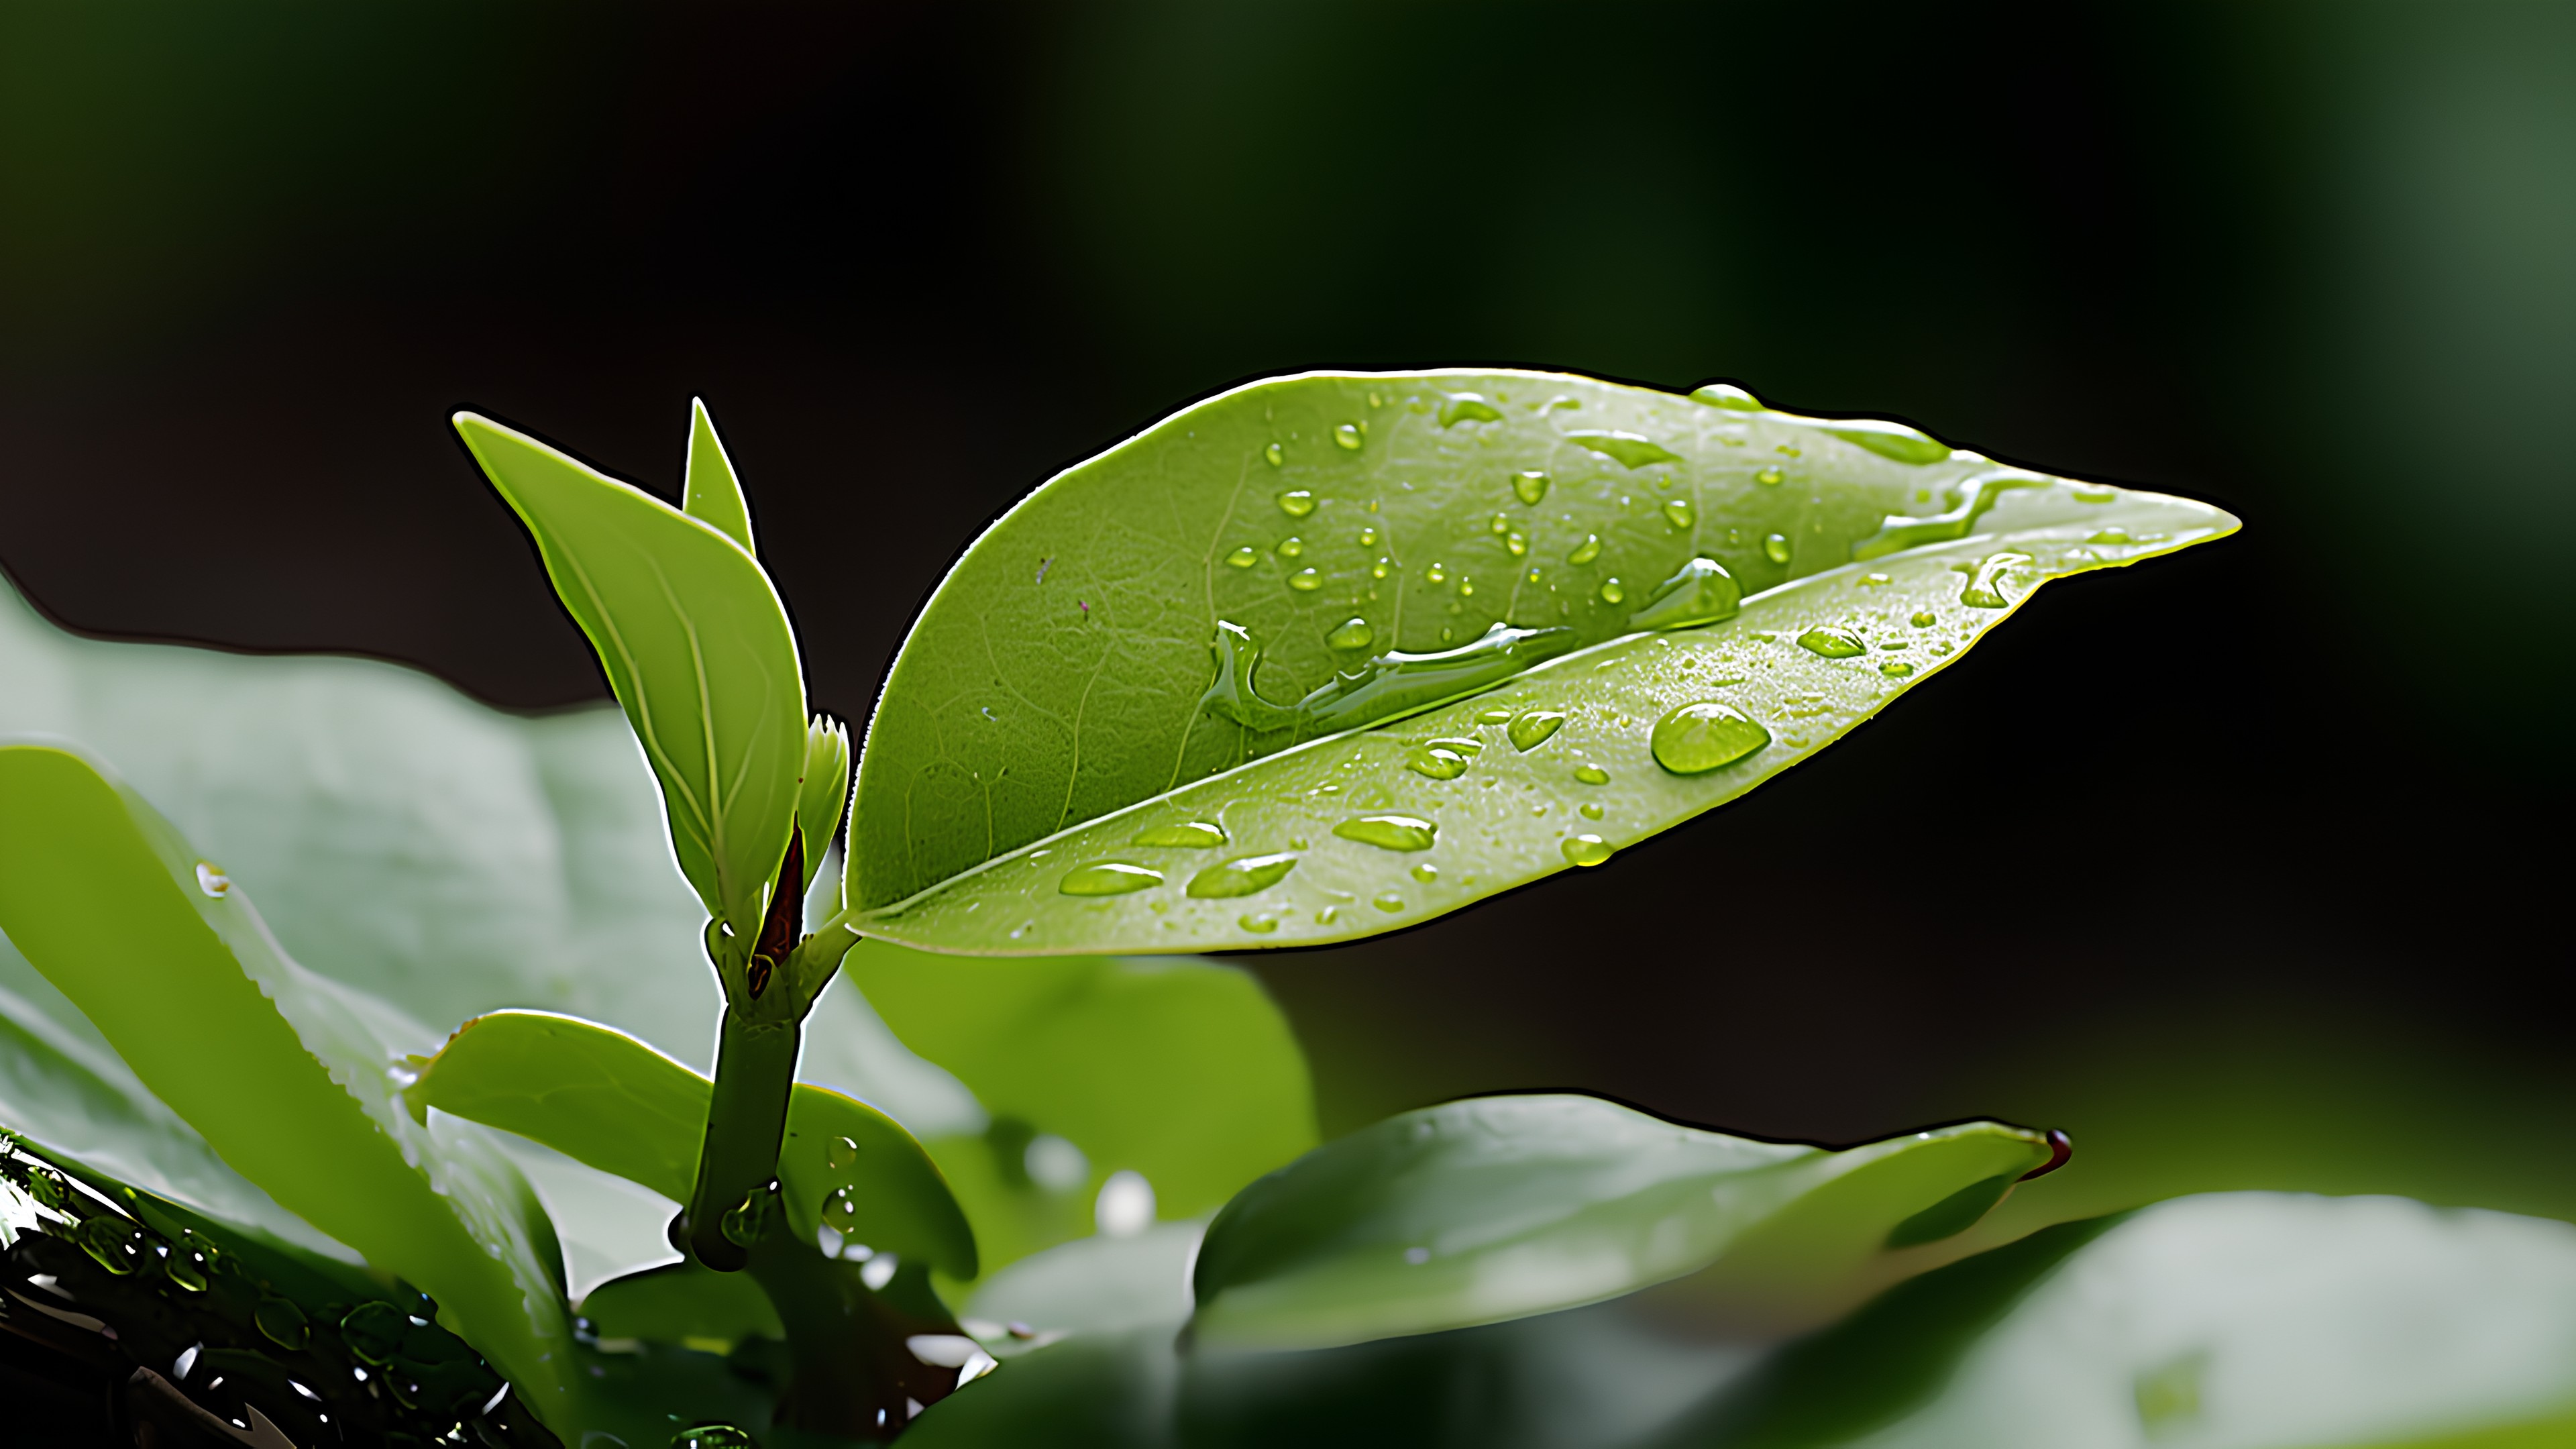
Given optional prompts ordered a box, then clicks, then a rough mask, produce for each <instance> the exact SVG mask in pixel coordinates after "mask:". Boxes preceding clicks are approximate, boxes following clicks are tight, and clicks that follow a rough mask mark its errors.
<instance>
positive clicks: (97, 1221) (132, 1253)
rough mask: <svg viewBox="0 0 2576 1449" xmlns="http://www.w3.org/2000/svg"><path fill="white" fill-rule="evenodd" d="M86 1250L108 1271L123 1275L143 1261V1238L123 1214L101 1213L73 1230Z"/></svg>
mask: <svg viewBox="0 0 2576 1449" xmlns="http://www.w3.org/2000/svg"><path fill="white" fill-rule="evenodd" d="M73 1233H74V1237H75V1238H76V1239H77V1240H78V1242H79V1243H80V1245H81V1248H82V1250H83V1251H85V1252H87V1253H88V1254H89V1255H90V1256H91V1257H93V1258H95V1259H97V1260H98V1265H99V1266H100V1267H102V1268H105V1269H106V1270H107V1271H109V1272H111V1273H114V1274H117V1275H118V1276H120V1277H121V1276H123V1275H125V1274H127V1273H131V1272H133V1271H134V1270H135V1269H136V1268H138V1267H140V1266H141V1265H142V1260H143V1239H142V1235H141V1234H140V1233H137V1232H136V1231H135V1230H134V1228H133V1227H132V1225H130V1224H128V1223H127V1222H126V1221H125V1220H124V1219H123V1218H118V1217H111V1216H109V1215H108V1214H105V1213H101V1214H99V1215H98V1216H97V1217H94V1218H91V1219H90V1220H89V1221H87V1222H85V1223H82V1224H81V1225H80V1226H79V1227H78V1228H76V1229H74V1230H73Z"/></svg>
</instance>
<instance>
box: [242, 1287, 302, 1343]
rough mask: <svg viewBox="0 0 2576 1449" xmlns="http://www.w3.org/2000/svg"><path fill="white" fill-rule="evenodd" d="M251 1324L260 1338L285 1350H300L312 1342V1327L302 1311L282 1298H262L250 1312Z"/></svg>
mask: <svg viewBox="0 0 2576 1449" xmlns="http://www.w3.org/2000/svg"><path fill="white" fill-rule="evenodd" d="M250 1318H251V1322H252V1323H254V1324H256V1325H257V1326H258V1328H259V1332H260V1336H261V1337H262V1338H265V1339H267V1340H268V1341H269V1342H271V1343H273V1344H276V1345H277V1346H278V1347H280V1348H285V1349H301V1348H303V1347H304V1346H305V1345H306V1344H308V1343H311V1342H312V1341H313V1325H312V1323H311V1321H309V1320H308V1319H306V1318H305V1316H304V1310H303V1309H301V1308H298V1307H296V1306H295V1305H294V1304H292V1303H289V1302H288V1301H286V1300H285V1299H283V1298H262V1299H260V1300H259V1306H258V1307H257V1308H254V1309H252V1310H251V1314H250Z"/></svg>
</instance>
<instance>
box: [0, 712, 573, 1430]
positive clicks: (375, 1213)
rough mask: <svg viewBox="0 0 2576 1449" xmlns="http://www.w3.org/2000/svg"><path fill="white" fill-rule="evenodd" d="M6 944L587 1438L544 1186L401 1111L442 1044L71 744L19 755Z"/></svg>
mask: <svg viewBox="0 0 2576 1449" xmlns="http://www.w3.org/2000/svg"><path fill="white" fill-rule="evenodd" d="M0 929H5V930H6V932H7V934H8V936H9V938H10V939H11V941H13V942H14V943H15V944H16V945H17V948H18V949H19V951H21V952H22V953H23V954H24V955H25V956H26V958H27V959H28V960H29V961H30V962H32V963H34V965H35V966H36V968H37V969H38V970H40V971H42V972H43V973H44V974H45V975H46V977H47V978H48V979H49V980H51V981H52V982H53V983H54V984H55V986H57V987H58V988H60V989H61V990H62V992H63V994H64V995H65V996H67V997H68V998H70V1000H71V1001H72V1002H73V1004H75V1005H76V1006H78V1007H79V1008H80V1010H81V1011H82V1012H84V1013H85V1014H86V1015H87V1016H88V1017H89V1019H90V1020H91V1021H92V1022H94V1023H95V1024H96V1025H97V1027H98V1029H99V1031H101V1032H102V1033H103V1034H104V1035H105V1036H106V1038H107V1040H108V1041H109V1042H110V1043H112V1044H113V1045H114V1046H115V1048H116V1050H117V1052H118V1054H119V1055H120V1056H122V1057H123V1058H124V1059H125V1061H126V1062H127V1063H128V1064H130V1065H131V1066H132V1067H133V1069H134V1072H135V1075H136V1076H137V1077H138V1078H139V1079H140V1080H141V1081H142V1082H143V1083H144V1085H145V1086H147V1087H148V1088H150V1089H151V1091H152V1092H153V1094H154V1095H155V1096H157V1097H159V1098H160V1099H161V1100H162V1101H164V1102H166V1103H169V1104H171V1105H172V1106H173V1107H174V1108H175V1109H176V1110H178V1111H179V1112H180V1113H181V1115H183V1116H184V1117H185V1118H186V1119H187V1121H188V1122H189V1124H190V1125H191V1126H193V1127H194V1128H196V1129H197V1131H198V1132H199V1133H201V1134H203V1135H204V1137H205V1139H206V1141H207V1142H208V1143H209V1144H211V1145H212V1146H213V1147H214V1149H215V1150H216V1151H217V1152H219V1153H221V1154H222V1155H223V1157H224V1160H225V1161H226V1162H227V1163H229V1164H231V1165H232V1166H233V1168H234V1169H235V1170H237V1171H239V1172H240V1173H241V1174H242V1175H243V1176H244V1177H246V1178H248V1179H250V1180H251V1181H253V1182H256V1183H258V1184H259V1185H260V1187H261V1188H263V1189H264V1190H266V1191H267V1192H268V1193H269V1194H270V1195H271V1196H272V1197H274V1198H275V1199H276V1201H277V1202H278V1203H279V1205H280V1206H282V1207H284V1208H286V1209H287V1210H289V1211H291V1212H294V1213H295V1214H297V1215H298V1216H300V1217H302V1218H303V1219H304V1220H305V1221H307V1222H309V1223H311V1224H312V1225H313V1226H314V1227H316V1228H318V1229H320V1230H321V1231H323V1232H325V1233H327V1234H329V1235H330V1236H331V1237H333V1238H336V1239H338V1240H339V1241H341V1242H343V1243H346V1244H348V1245H349V1246H351V1247H353V1248H355V1249H357V1250H358V1251H359V1252H360V1253H362V1254H364V1255H365V1257H366V1259H367V1261H368V1262H369V1263H371V1264H372V1265H374V1266H375V1267H376V1268H378V1269H379V1270H381V1271H384V1272H388V1273H393V1274H396V1275H399V1276H400V1277H402V1278H404V1279H406V1280H408V1281H410V1282H411V1283H413V1284H415V1285H417V1286H418V1287H420V1288H421V1289H422V1290H423V1291H425V1292H427V1293H429V1294H430V1295H431V1296H432V1297H434V1298H435V1299H437V1301H438V1303H439V1309H440V1321H441V1322H442V1323H444V1324H445V1325H446V1326H448V1327H449V1328H451V1329H453V1330H454V1331H455V1332H457V1333H458V1334H460V1335H461V1336H463V1337H464V1338H466V1339H467V1340H468V1341H470V1342H471V1343H473V1345H474V1346H475V1347H476V1348H477V1349H478V1350H480V1351H481V1352H482V1353H483V1354H484V1355H485V1356H486V1357H487V1358H489V1359H491V1360H492V1362H493V1363H494V1364H495V1365H496V1366H498V1367H499V1368H500V1369H501V1371H502V1372H503V1373H505V1374H506V1375H508V1376H509V1377H510V1379H511V1380H512V1381H513V1382H514V1383H516V1384H517V1385H518V1386H519V1390H520V1392H521V1394H522V1395H523V1396H524V1397H525V1399H526V1400H527V1402H528V1404H529V1406H530V1407H531V1408H533V1409H534V1410H535V1411H536V1412H537V1413H538V1414H540V1415H541V1416H543V1417H544V1418H545V1419H546V1420H547V1421H548V1422H549V1423H551V1424H555V1425H557V1426H558V1427H566V1426H577V1425H578V1424H579V1423H581V1422H582V1421H583V1418H584V1416H585V1413H586V1411H587V1406H586V1404H585V1403H584V1398H585V1395H586V1390H585V1387H584V1386H583V1385H582V1384H581V1383H580V1382H579V1381H578V1378H577V1376H576V1375H574V1374H573V1373H572V1372H571V1367H572V1361H573V1355H572V1353H571V1351H570V1350H571V1346H572V1339H571V1324H570V1320H569V1316H568V1314H567V1312H566V1310H565V1307H564V1302H563V1297H562V1285H561V1283H560V1282H559V1281H558V1276H557V1275H558V1274H559V1272H560V1263H559V1260H558V1259H557V1257H556V1254H557V1248H556V1244H555V1240H554V1235H553V1230H552V1227H551V1225H550V1224H548V1223H547V1222H546V1220H545V1215H544V1213H543V1211H542V1209H540V1208H539V1207H538V1206H537V1203H536V1200H535V1198H534V1196H533V1195H532V1194H531V1192H530V1191H529V1189H528V1186H527V1183H526V1181H525V1180H524V1179H523V1178H521V1177H520V1176H519V1174H518V1173H517V1172H516V1171H515V1170H513V1169H512V1168H511V1167H510V1165H509V1164H508V1162H507V1160H506V1159H504V1158H502V1157H501V1156H500V1155H499V1153H498V1152H497V1150H496V1149H495V1148H494V1147H493V1145H492V1144H491V1143H490V1142H489V1141H488V1140H486V1139H484V1138H483V1137H481V1136H480V1134H479V1129H475V1128H471V1127H465V1126H463V1125H462V1124H459V1125H457V1126H454V1127H451V1128H449V1129H448V1130H445V1131H439V1130H433V1129H429V1128H424V1127H422V1126H421V1125H419V1124H417V1123H415V1122H413V1121H412V1120H411V1119H410V1117H409V1116H408V1115H407V1114H406V1113H405V1112H404V1111H403V1109H402V1105H401V1103H400V1102H399V1100H398V1099H397V1093H396V1087H395V1072H396V1069H397V1067H398V1065H399V1059H400V1057H401V1055H402V1053H403V1052H404V1051H405V1050H407V1049H416V1048H417V1047H419V1046H421V1045H425V1044H426V1042H425V1038H426V1036H427V1033H425V1032H423V1031H422V1030H421V1029H420V1028H419V1027H418V1026H417V1025H416V1024H413V1023H411V1022H409V1021H407V1020H405V1019H404V1018H403V1017H402V1015H401V1014H400V1013H399V1012H397V1011H394V1010H393V1009H392V1008H390V1007H387V1006H385V1005H384V1004H383V1003H381V1002H376V1001H372V1000H370V999H369V998H367V997H365V996H364V995H362V994H360V993H358V992H355V991H351V990H349V989H348V988H346V987H341V986H338V985H336V984H334V983H331V982H328V981H325V980H323V979H321V978H319V977H316V976H314V975H312V974H311V973H309V972H306V971H304V970H303V969H302V968H301V967H299V966H297V965H296V964H295V963H294V962H293V961H291V960H289V959H288V958H287V957H286V955H285V954H284V953H283V952H282V951H280V950H279V949H278V948H277V946H276V943H275V942H274V940H273V939H271V938H270V936H269V935H268V932H267V929H266V927H265V926H264V925H263V924H262V922H261V921H260V919H259V916H258V914H257V912H255V911H254V910H253V909H252V908H251V905H250V902H249V901H248V899H247V897H246V894H245V893H244V892H243V890H242V889H241V888H240V887H239V886H237V885H235V884H233V883H232V882H230V881H229V880H227V879H226V878H225V877H224V876H223V875H222V874H221V873H220V872H218V871H216V870H215V869H214V868H213V867H212V866H211V865H209V864H208V863H207V862H205V861H204V860H203V859H202V858H201V857H199V856H198V855H197V854H196V853H195V852H194V851H192V850H190V849H189V848H188V846H187V843H186V842H185V841H184V840H183V839H181V838H180V836H179V835H178V833H177V832H176V831H174V830H172V829H171V828H170V827H169V825H168V824H167V823H166V822H164V821H163V820H161V818H160V817H159V816H158V815H157V814H155V813H154V812H153V811H152V809H151V807H150V806H149V805H147V804H145V803H144V802H143V801H142V800H141V799H140V798H139V797H137V796H136V795H134V794H133V793H132V792H131V791H128V790H122V789H120V788H119V787H118V786H117V785H116V784H115V783H114V782H112V781H111V780H110V779H109V778H108V777H107V776H106V775H105V774H104V773H103V772H102V771H101V770H100V769H99V768H98V767H96V766H95V765H93V764H91V763H90V762H89V761H87V760H84V759H83V758H81V757H80V756H79V755H77V754H75V753H73V752H72V751H70V750H69V749H68V748H64V747H60V746H53V745H13V746H5V747H0Z"/></svg>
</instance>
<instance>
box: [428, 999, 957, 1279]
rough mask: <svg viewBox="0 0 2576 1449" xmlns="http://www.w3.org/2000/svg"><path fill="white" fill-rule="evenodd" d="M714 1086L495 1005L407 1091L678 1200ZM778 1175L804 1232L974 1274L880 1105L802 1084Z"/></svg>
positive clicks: (927, 1172) (943, 1197) (692, 1178)
mask: <svg viewBox="0 0 2576 1449" xmlns="http://www.w3.org/2000/svg"><path fill="white" fill-rule="evenodd" d="M709 1091H710V1087H709V1084H708V1081H707V1079H706V1078H705V1077H702V1076H700V1075H698V1074H697V1073H696V1072H693V1071H691V1070H689V1069H688V1068H687V1067H684V1066H682V1065H680V1064H679V1063H678V1062H675V1061H673V1060H671V1059H670V1058H669V1057H666V1056H664V1055H662V1054H661V1053H660V1052H657V1051H655V1050H653V1049H652V1048H651V1047H649V1046H646V1045H645V1044H644V1043H642V1042H640V1041H637V1040H635V1039H634V1038H633V1037H630V1036H627V1035H625V1034H624V1033H622V1032H618V1031H614V1030H611V1029H610V1028H608V1027H604V1026H600V1025H598V1024H597V1023H595V1022H587V1021H581V1020H578V1019H576V1018H572V1017H565V1016H555V1015H551V1014H549V1013H545V1012H534V1011H503V1012H494V1013H492V1014H491V1015H488V1016H482V1017H477V1018H475V1019H474V1020H472V1021H469V1022H467V1023H466V1024H465V1025H464V1026H462V1027H459V1028H458V1029H457V1031H456V1034H455V1035H454V1036H452V1037H450V1038H449V1039H448V1042H447V1045H446V1046H444V1047H442V1048H440V1049H439V1052H438V1055H437V1056H436V1057H435V1058H433V1059H432V1060H430V1061H429V1062H427V1063H426V1064H424V1065H423V1066H422V1067H421V1069H420V1075H419V1078H418V1080H416V1081H415V1082H413V1083H412V1085H411V1086H410V1087H409V1088H408V1089H407V1090H406V1091H405V1093H404V1096H405V1098H406V1099H407V1100H408V1102H409V1103H410V1105H411V1107H412V1109H413V1110H414V1111H415V1112H418V1113H426V1112H427V1111H428V1109H429V1108H432V1107H436V1108H438V1109H439V1110H441V1111H443V1112H451V1113H454V1114H455V1115H457V1116H459V1117H463V1118H465V1119H466V1120H468V1121H472V1122H480V1123H483V1124H484V1125H485V1126H489V1127H499V1128H502V1129H504V1130H506V1131H510V1132H515V1133H518V1134H519V1135H521V1136H523V1137H528V1138H532V1139H534V1140H536V1141H538V1142H542V1143H544V1144H545V1145H547V1146H548V1147H551V1148H554V1149H555V1150H556V1151H558V1152H561V1153H563V1154H564V1155H566V1156H568V1157H571V1158H574V1159H575V1160H577V1161H580V1162H584V1163H587V1164H589V1165H590V1166H592V1167H595V1168H597V1169H599V1170H600V1171H602V1172H608V1173H614V1174H616V1175H617V1176H619V1177H623V1178H625V1179H627V1180H628V1181H630V1182H635V1183H639V1184H641V1185H643V1186H644V1187H647V1188H650V1189H652V1190H653V1191H654V1192H657V1193H660V1194H661V1195H662V1196H664V1197H667V1198H670V1199H672V1200H674V1201H683V1200H685V1199H686V1198H687V1197H688V1194H689V1191H690V1188H691V1186H692V1185H693V1184H694V1183H695V1182H696V1180H697V1170H698V1149H699V1146H700V1144H701V1142H702V1141H703V1139H704V1137H705V1133H706V1121H707V1099H708V1095H709ZM778 1175H779V1183H780V1186H781V1187H782V1189H783V1190H784V1193H785V1197H786V1203H787V1211H788V1220H789V1222H790V1224H791V1225H792V1226H793V1227H794V1229H795V1231H796V1234H797V1236H799V1237H800V1238H807V1239H810V1238H812V1237H813V1236H814V1233H815V1229H816V1228H817V1227H818V1226H822V1225H825V1224H827V1223H828V1225H829V1226H831V1227H832V1228H833V1229H834V1230H835V1231H837V1232H839V1233H841V1234H843V1235H844V1236H847V1237H850V1238H852V1239H853V1240H855V1241H858V1242H862V1243H866V1244H869V1245H871V1246H873V1247H875V1248H878V1249H880V1250H893V1251H897V1252H900V1253H903V1254H904V1255H906V1256H909V1257H920V1258H923V1259H926V1260H927V1261H929V1262H931V1263H933V1264H935V1265H936V1266H938V1267H939V1268H940V1269H941V1270H942V1271H945V1272H948V1273H951V1274H953V1275H955V1276H957V1277H961V1278H971V1277H973V1276H975V1270H976V1258H975V1240H974V1236H973V1234H972V1233H971V1232H970V1231H969V1229H968V1227H967V1224H966V1218H965V1215H964V1214H963V1213H962V1212H961V1211H960V1210H959V1209H958V1206H957V1204H956V1201H955V1199H954V1198H952V1197H951V1196H950V1195H949V1192H948V1188H947V1184H946V1183H945V1182H944V1181H942V1180H941V1178H940V1175H939V1169H938V1168H937V1167H935V1166H933V1165H932V1163H931V1160H930V1158H929V1156H928V1155H927V1154H926V1153H924V1152H923V1150H922V1148H921V1144H919V1143H918V1142H915V1141H914V1140H913V1139H912V1135H911V1134H910V1133H908V1132H906V1131H904V1130H903V1128H902V1127H901V1126H899V1125H897V1124H896V1122H895V1121H894V1119H892V1118H890V1117H888V1116H886V1115H885V1114H884V1113H882V1112H879V1111H877V1110H876V1109H875V1108H872V1107H870V1106H868V1105H866V1104H865V1103H862V1102H858V1101H855V1100H853V1099H851V1098H849V1097H846V1096H843V1095H842V1094H840V1093H838V1092H834V1091H831V1090H829V1089H827V1088H823V1087H816V1086H810V1085H802V1084H800V1085H799V1086H797V1088H796V1089H795V1091H794V1093H793V1094H792V1095H791V1096H790V1098H789V1102H788V1110H787V1140H786V1142H785V1144H784V1145H783V1146H782V1147H781V1148H780V1150H779V1156H778ZM844 1188H847V1189H849V1191H848V1193H847V1195H846V1197H844V1198H840V1199H838V1200H837V1203H838V1205H837V1206H833V1208H832V1210H831V1211H830V1212H828V1213H827V1211H826V1208H827V1205H832V1204H835V1202H836V1199H835V1196H834V1195H835V1194H836V1193H839V1192H840V1191H841V1190H842V1189H844Z"/></svg>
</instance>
